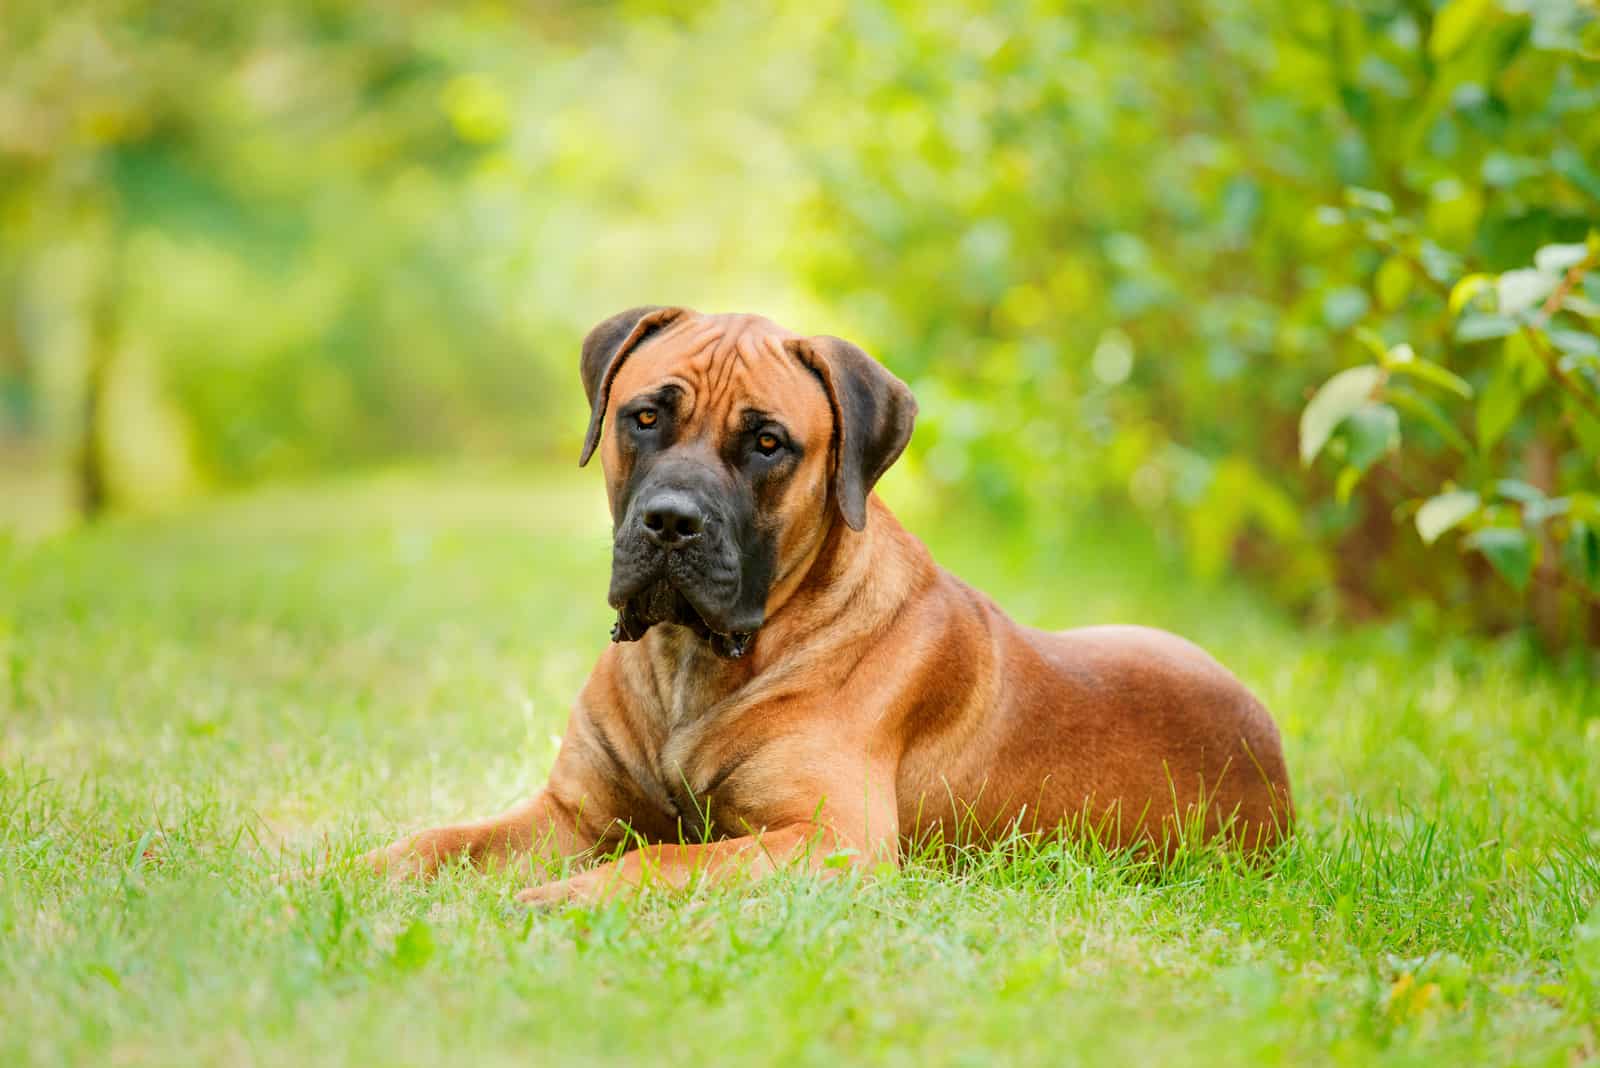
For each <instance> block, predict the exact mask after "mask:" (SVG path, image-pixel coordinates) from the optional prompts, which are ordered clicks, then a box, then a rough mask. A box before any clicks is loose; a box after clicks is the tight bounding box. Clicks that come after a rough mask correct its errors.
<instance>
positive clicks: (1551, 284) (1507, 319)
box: [813, 0, 1600, 640]
mask: <svg viewBox="0 0 1600 1068" xmlns="http://www.w3.org/2000/svg"><path fill="white" fill-rule="evenodd" d="M852 12H853V14H852V15H851V16H849V17H847V19H846V26H847V27H848V29H849V32H846V33H842V34H840V35H838V37H837V38H836V39H834V42H833V50H832V51H831V52H830V53H829V54H828V55H827V56H826V58H825V60H824V62H825V63H826V64H828V65H829V67H830V68H838V69H842V70H844V71H845V72H847V73H846V75H845V76H844V77H843V78H841V84H843V85H845V86H847V87H848V90H847V91H848V93H849V94H851V95H852V96H853V97H854V98H855V99H856V100H857V101H858V106H857V107H855V108H853V109H851V110H850V111H849V112H848V117H846V118H844V119H843V120H840V121H842V122H843V123H845V124H847V125H846V129H847V133H846V135H844V136H843V137H842V138H841V139H840V140H841V141H842V142H843V143H844V144H846V145H848V146H850V147H851V150H850V151H848V152H846V153H844V154H843V158H840V157H838V156H831V155H830V156H826V157H823V158H820V159H819V160H818V164H817V166H818V169H819V173H821V174H822V176H823V181H822V186H821V190H820V193H819V197H818V200H817V205H816V211H817V218H818V219H819V221H820V225H821V226H822V228H823V229H824V230H825V231H827V232H828V233H829V234H830V236H831V239H832V242H831V244H822V243H819V244H818V245H817V248H816V253H815V256H814V261H815V262H814V266H813V278H814V279H815V280H816V284H817V285H818V286H819V288H821V289H822V290H823V291H824V292H826V293H829V294H833V295H835V299H836V300H837V301H839V302H840V303H842V304H843V305H844V306H846V307H848V308H851V309H853V310H854V312H855V314H856V316H857V317H858V318H859V319H860V320H861V321H862V322H863V323H865V324H866V326H865V327H864V331H865V332H866V333H867V335H868V336H874V337H877V338H880V339H882V342H881V344H882V347H883V349H884V350H885V351H886V352H887V353H889V354H890V358H891V360H892V361H894V362H896V365H897V366H899V367H901V368H902V369H903V370H904V371H905V372H907V373H908V374H910V375H911V376H912V377H913V378H914V379H915V378H919V377H922V376H930V377H937V378H938V379H939V381H940V384H941V387H942V389H943V390H944V391H945V392H946V393H954V394H956V395H957V396H958V397H960V398H961V400H962V401H964V402H966V403H968V404H973V405H980V406H983V407H985V408H987V409H988V410H989V411H992V412H994V413H995V415H994V417H993V418H992V419H990V420H988V421H971V422H970V423H969V424H968V425H970V426H973V427H975V428H976V429H974V430H973V431H971V432H970V433H967V434H965V435H963V436H962V437H961V438H960V439H959V444H960V447H961V449H962V451H963V453H964V455H967V456H969V457H971V458H972V459H973V464H974V469H973V470H970V471H969V470H966V469H960V470H958V471H957V474H958V475H960V476H961V477H962V478H963V479H967V480H970V481H974V482H976V483H977V484H978V485H979V486H986V487H1001V488H1002V489H1003V491H1004V492H1003V493H1002V494H1001V496H1004V497H1005V498H1006V499H1007V500H1010V501H1013V502H1018V503H1019V506H1020V507H1023V508H1026V509H1027V510H1028V513H1029V515H1030V517H1031V518H1032V519H1033V520H1034V521H1035V522H1038V521H1039V516H1040V511H1041V507H1040V506H1042V508H1043V509H1044V510H1046V513H1047V510H1048V502H1054V501H1056V500H1059V499H1060V498H1061V496H1062V495H1063V493H1071V492H1080V493H1081V492H1083V491H1086V490H1087V491H1095V490H1099V491H1103V492H1109V494H1110V495H1111V496H1112V497H1125V498H1127V499H1131V500H1132V501H1133V502H1134V504H1135V505H1136V506H1138V507H1139V508H1141V509H1142V510H1143V511H1145V512H1146V513H1147V514H1148V515H1149V516H1150V518H1151V519H1152V520H1153V521H1155V522H1157V523H1160V524H1162V525H1163V526H1167V525H1169V524H1174V520H1175V519H1176V523H1175V528H1176V529H1177V530H1178V531H1180V532H1182V534H1183V536H1184V541H1185V544H1186V545H1187V547H1188V551H1189V552H1190V554H1191V556H1192V558H1193V559H1194V560H1195V562H1196V565H1197V568H1198V569H1199V570H1200V571H1201V572H1202V573H1208V572H1210V573H1214V572H1215V571H1216V570H1217V565H1216V560H1217V559H1218V556H1219V546H1221V547H1223V548H1221V550H1220V554H1221V555H1224V556H1227V557H1230V558H1231V559H1232V560H1233V561H1234V562H1236V563H1241V564H1245V565H1248V566H1250V567H1252V568H1255V569H1258V570H1259V571H1261V572H1263V573H1265V574H1266V575H1267V576H1268V577H1269V578H1270V579H1271V580H1272V582H1273V584H1274V586H1275V588H1276V589H1277V590H1278V591H1279V592H1280V593H1281V594H1282V595H1284V596H1285V597H1287V598H1289V599H1290V600H1291V601H1293V602H1298V603H1311V604H1318V603H1320V604H1323V605H1325V606H1326V605H1328V603H1329V602H1328V600H1327V588H1328V585H1329V580H1330V579H1332V580H1334V581H1336V582H1337V584H1338V586H1340V587H1342V588H1344V589H1346V590H1351V591H1356V592H1357V596H1358V601H1359V602H1360V603H1362V604H1364V605H1367V606H1399V605H1404V604H1406V603H1407V602H1408V601H1413V600H1415V599H1418V598H1420V599H1422V600H1423V601H1424V602H1428V601H1432V602H1435V603H1438V602H1443V604H1445V605H1447V606H1449V607H1450V608H1452V609H1455V610H1456V611H1458V612H1461V613H1463V614H1466V615H1468V616H1475V617H1477V619H1478V620H1479V621H1480V622H1491V623H1494V622H1505V621H1512V620H1516V619H1518V618H1524V617H1525V615H1524V614H1525V613H1526V612H1528V611H1529V610H1530V609H1531V608H1532V607H1534V602H1533V601H1529V602H1526V603H1518V602H1515V601H1508V600H1506V599H1505V598H1501V597H1499V596H1497V595H1496V594H1495V593H1494V592H1493V591H1492V590H1489V589H1486V588H1484V586H1483V584H1482V582H1480V581H1479V577H1478V576H1479V575H1480V574H1481V573H1482V572H1481V569H1475V568H1474V567H1473V566H1471V560H1470V559H1466V560H1463V561H1461V562H1456V561H1453V560H1451V559H1450V558H1448V557H1446V556H1444V555H1442V553H1441V552H1440V551H1439V550H1434V551H1429V550H1427V549H1426V547H1425V546H1424V545H1422V544H1420V543H1413V544H1409V545H1408V544H1406V543H1405V542H1404V541H1403V540H1401V539H1399V538H1397V537H1395V536H1394V535H1392V534H1391V533H1389V532H1387V531H1386V530H1385V527H1387V526H1388V524H1390V523H1391V522H1392V521H1393V519H1391V517H1394V518H1395V519H1400V520H1402V521H1405V520H1409V518H1410V516H1411V515H1413V514H1417V518H1418V520H1419V523H1420V524H1421V526H1422V527H1423V528H1425V538H1426V540H1427V541H1429V542H1431V541H1432V540H1434V539H1437V538H1438V537H1440V536H1441V535H1442V534H1443V533H1444V532H1445V531H1447V530H1450V529H1453V528H1456V527H1463V528H1464V529H1465V531H1466V534H1467V535H1468V537H1466V538H1463V540H1462V542H1461V544H1462V545H1463V547H1464V548H1466V549H1468V550H1469V555H1470V554H1472V553H1477V552H1481V555H1482V556H1483V557H1484V558H1485V559H1486V560H1487V562H1488V563H1489V564H1490V565H1491V566H1492V567H1493V569H1494V570H1495V571H1498V572H1499V573H1500V574H1501V575H1503V576H1505V577H1506V578H1508V579H1510V580H1511V582H1512V584H1513V585H1514V586H1517V587H1518V588H1519V589H1520V588H1523V587H1527V586H1529V584H1530V582H1532V581H1533V580H1535V579H1537V582H1538V585H1539V586H1540V591H1539V592H1540V595H1541V597H1546V599H1548V596H1554V598H1555V599H1556V600H1557V601H1558V602H1560V603H1561V604H1564V605H1565V609H1564V610H1563V611H1564V613H1565V614H1562V612H1560V611H1558V612H1556V613H1554V614H1553V613H1550V612H1544V613H1541V615H1542V623H1541V625H1542V626H1544V627H1545V629H1546V632H1547V636H1548V637H1551V638H1552V639H1554V640H1559V639H1561V638H1562V637H1563V636H1566V637H1579V638H1580V639H1581V638H1582V637H1583V636H1584V635H1585V634H1589V633H1593V630H1592V626H1593V625H1592V623H1591V622H1590V621H1589V616H1588V614H1587V612H1588V609H1589V608H1590V606H1591V605H1592V604H1593V603H1594V597H1593V592H1594V591H1593V588H1592V587H1583V585H1582V581H1581V578H1580V581H1577V582H1569V581H1567V580H1569V579H1574V578H1579V576H1577V574H1576V573H1572V572H1568V573H1564V574H1563V576H1562V577H1557V574H1556V572H1555V571H1554V570H1553V567H1554V560H1555V559H1556V557H1557V556H1558V555H1561V554H1562V553H1564V558H1566V559H1570V560H1576V561H1578V562H1579V570H1580V571H1582V570H1583V569H1584V568H1586V567H1587V564H1586V563H1584V561H1586V560H1587V559H1588V556H1587V552H1588V550H1587V548H1586V546H1587V544H1588V541H1587V539H1588V538H1589V537H1590V533H1588V532H1589V531H1591V530H1592V527H1591V526H1590V525H1589V520H1588V518H1587V511H1588V508H1589V504H1588V502H1589V501H1590V500H1591V499H1592V496H1593V494H1594V492H1595V490H1596V489H1597V488H1600V422H1597V421H1596V420H1595V419H1594V416H1595V414H1597V412H1600V405H1597V403H1596V400H1595V398H1596V395H1597V390H1596V386H1597V383H1600V378H1597V371H1600V341H1597V340H1596V336H1595V329H1594V328H1595V318H1596V311H1597V305H1596V297H1597V296H1600V280H1596V279H1594V278H1593V275H1592V271H1591V268H1592V267H1593V266H1594V264H1593V261H1592V259H1591V258H1590V254H1589V252H1588V251H1587V246H1586V245H1585V244H1584V241H1585V234H1586V233H1587V232H1588V230H1589V228H1590V227H1592V226H1593V224H1594V222H1595V220H1596V218H1597V216H1600V180H1597V177H1596V173H1595V171H1594V169H1593V166H1592V162H1591V161H1593V160H1595V159H1597V158H1600V123H1597V122H1596V121H1595V119H1594V116H1595V115H1596V114H1600V65H1597V64H1596V63H1595V60H1596V58H1600V51H1597V42H1600V17H1597V16H1596V14H1595V12H1594V11H1593V9H1592V8H1591V7H1588V6H1585V5H1581V4H1578V3H1574V2H1568V0H1556V2H1553V3H1549V4H1541V5H1523V4H1519V3H1513V2H1501V0H1450V2H1448V3H1435V4H1428V3H1423V4H1417V3H1403V2H1399V0H1392V2H1384V0H1378V2H1373V3H1366V4H1362V5H1336V4H1300V5H1290V6H1279V7H1276V8H1270V6H1269V9H1268V10H1262V9H1261V7H1260V6H1259V5H1253V4H1233V3H1226V2H1211V3H1203V4H1186V5H1143V6H1140V5H1135V6H1134V7H1133V8H1131V9H1127V8H1115V9H1107V8H1105V7H1104V6H1096V7H1090V6H1089V5H1073V6H1070V7H1069V8H1068V9H1067V10H1066V11H1065V12H1060V11H1059V10H1057V9H1052V11H1049V12H1047V11H1045V10H1044V9H1043V8H1042V7H1041V8H1038V9H1035V8H1034V7H1033V6H1031V5H1028V4H1025V3H1016V4H1011V5H1006V6H1005V7H1003V8H1002V9H1001V10H999V11H996V12H993V13H992V14H991V15H989V16H987V17H968V16H967V15H966V14H957V13H956V12H955V11H953V10H951V9H949V8H945V7H941V6H939V5H934V6H933V7H932V8H931V9H930V7H929V6H928V5H920V4H919V5H916V11H915V13H913V11H912V5H896V4H893V3H882V4H877V5H867V6H865V7H856V8H853V9H852ZM1020 24H1027V25H1029V26H1030V27H1031V28H1033V30H1032V32H1030V33H1029V34H1027V35H1013V34H1010V33H1008V32H1006V28H1007V27H1008V26H1013V25H1020ZM863 86H864V87H865V88H863ZM869 128H870V131H871V132H869ZM1108 336H1115V337H1117V338H1119V339H1122V343H1123V344H1124V346H1125V348H1126V350H1127V352H1128V353H1130V354H1131V358H1130V359H1129V360H1128V361H1126V362H1127V364H1128V366H1129V370H1128V371H1127V372H1124V373H1121V374H1118V375H1115V376H1106V375H1101V374H1099V373H1098V370H1099V363H1098V361H1097V360H1095V359H1094V358H1093V357H1092V356H1091V355H1090V354H1092V353H1095V352H1097V351H1098V350H1099V347H1100V345H1101V343H1102V339H1104V338H1105V337H1108ZM1078 354H1083V355H1082V356H1080V355H1078ZM1084 357H1088V358H1084ZM1308 397H1309V398H1310V399H1309V403H1307V398H1308ZM942 413H943V406H942V405H941V406H940V408H939V409H936V411H935V413H934V417H933V421H934V422H935V423H936V429H935V431H934V434H933V435H930V438H929V439H925V440H923V441H922V442H921V443H920V444H921V447H922V448H923V449H925V450H926V455H927V457H928V459H929V460H930V461H931V460H935V459H937V458H938V450H940V449H941V447H942V441H941V439H942V437H943V434H944V433H945V430H944V427H943V426H942V425H937V424H941V423H942V422H943V420H942V418H941V416H942ZM1296 421H1297V422H1298V434H1297V437H1298V442H1299V449H1298V459H1299V461H1300V464H1296V463H1295V462H1294V461H1295V459H1296V456H1295V450H1293V449H1292V448H1291V447H1288V442H1290V441H1293V440H1295V438H1294V437H1293V436H1292V435H1294V434H1295V422H1296ZM1286 423H1287V424H1289V425H1287V426H1286V425H1285V424H1286ZM1017 427H1023V428H1028V432H1027V433H1025V434H1023V435H1021V436H1020V437H1018V436H1017V435H1015V434H1014V433H1013V431H1014V428H1017ZM1039 427H1049V428H1050V430H1049V431H1048V432H1045V433H1039V432H1035V430H1034V428H1039ZM991 435H992V437H991ZM1089 457H1093V458H1094V459H1092V460H1091V459H1087V458H1089ZM1320 457H1325V458H1326V459H1325V460H1322V461H1321V462H1319V463H1318V464H1317V465H1316V466H1315V467H1313V468H1312V469H1311V473H1310V477H1309V478H1308V477H1307V475H1306V474H1304V473H1302V471H1301V470H1298V469H1297V468H1299V467H1300V466H1301V464H1310V463H1311V462H1312V461H1314V460H1318V458H1320ZM930 467H931V469H932V470H933V472H934V474H935V475H937V474H938V473H939V472H940V470H941V469H942V467H943V465H942V464H930ZM1246 467H1247V468H1248V469H1249V470H1250V471H1251V472H1253V475H1252V477H1253V479H1254V480H1255V482H1256V483H1257V484H1259V485H1261V486H1270V487H1273V491H1274V492H1275V493H1277V494H1278V495H1280V496H1286V497H1287V498H1288V499H1289V500H1290V501H1291V502H1293V505H1294V509H1295V511H1296V513H1297V515H1298V517H1299V521H1298V522H1296V523H1294V524H1283V525H1281V526H1280V527H1277V528H1274V527H1272V526H1271V525H1269V524H1265V523H1262V522H1259V521H1258V520H1257V519H1256V518H1255V517H1254V516H1253V515H1252V514H1251V512H1250V510H1249V509H1247V508H1240V507H1231V508H1229V507H1218V503H1217V497H1216V495H1215V494H1213V493H1212V492H1211V488H1212V486H1213V485H1214V483H1215V480H1216V479H1218V478H1219V476H1220V473H1221V472H1222V471H1223V470H1224V469H1227V470H1232V471H1238V470H1240V469H1241V468H1246ZM1324 472H1326V477H1328V478H1329V479H1330V482H1328V483H1324V482H1323V481H1322V479H1323V477H1325V476H1324ZM1379 475H1381V477H1378V476H1379ZM1506 476H1512V477H1516V478H1520V479H1523V480H1524V481H1527V482H1529V483H1531V484H1533V485H1537V486H1538V487H1539V488H1540V490H1541V496H1540V498H1539V499H1538V500H1535V501H1516V500H1514V501H1509V502H1503V501H1498V500H1493V498H1494V493H1493V489H1492V487H1493V484H1494V482H1495V480H1496V479H1500V478H1504V477H1506ZM1236 481H1237V478H1236ZM1451 482H1454V483H1455V484H1457V485H1459V486H1461V487H1463V492H1468V491H1470V490H1473V489H1475V490H1478V491H1480V492H1482V493H1484V494H1485V498H1486V499H1490V500H1491V503H1490V504H1489V505H1488V506H1485V507H1483V508H1474V509H1472V510H1470V511H1467V510H1464V509H1463V508H1462V502H1464V501H1465V500H1466V499H1467V498H1465V497H1452V498H1448V500H1449V501H1450V502H1451V503H1449V504H1442V503H1441V504H1435V505H1433V506H1432V507H1430V508H1428V509H1427V513H1426V515H1425V516H1424V515H1422V514H1420V513H1419V512H1418V509H1419V506H1421V505H1422V503H1423V502H1424V501H1426V500H1427V499H1429V498H1431V497H1436V496H1437V495H1438V494H1439V493H1440V490H1441V488H1443V487H1444V486H1445V485H1446V484H1448V483H1451ZM1235 488H1236V487H1235ZM1330 489H1331V490H1332V491H1333V492H1332V496H1333V498H1334V500H1333V502H1332V503H1331V506H1324V505H1322V504H1320V503H1319V498H1320V497H1321V496H1322V495H1323V494H1325V493H1327V492H1328V491H1329V490H1330ZM991 495H993V494H991ZM1030 506H1032V507H1030ZM1447 520H1448V521H1447ZM1046 521H1048V520H1046ZM1524 524H1525V527H1524V528H1523V529H1522V530H1521V532H1520V533H1519V531H1518V530H1516V529H1512V527H1513V526H1522V525H1524ZM1573 539H1577V542H1578V543H1581V544H1578V545H1577V547H1576V548H1572V547H1571V546H1572V545H1573V544H1574V541H1573ZM1563 546H1566V547H1567V548H1565V549H1564V550H1563V548H1562V547H1563ZM1425 617H1431V618H1435V619H1438V618H1442V617H1441V616H1439V615H1438V613H1437V612H1436V611H1434V610H1433V609H1431V608H1429V609H1427V611H1425V612H1424V613H1423V615H1422V616H1419V618H1425Z"/></svg>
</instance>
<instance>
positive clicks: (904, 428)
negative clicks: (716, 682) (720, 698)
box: [583, 308, 916, 657]
mask: <svg viewBox="0 0 1600 1068" xmlns="http://www.w3.org/2000/svg"><path fill="white" fill-rule="evenodd" d="M583 380H584V389H585V391H586V392H587V393H588V395H589V403H590V408H591V414H590V423H589V435H588V440H587V441H586V442H585V445H584V452H583V462H587V461H588V459H589V456H590V455H591V454H592V453H593V452H594V450H595V448H596V446H599V448H600V455H601V461H602V464H603V466H604V467H605V472H606V485H607V493H608V495H609V498H610V503H611V517H612V525H613V546H612V560H611V589H610V593H609V596H608V600H609V601H610V603H611V605H612V607H614V608H616V609H617V613H618V621H617V628H616V630H615V631H614V634H613V636H614V637H615V638H617V639H618V640H630V641H631V640H637V639H638V638H640V637H642V636H643V635H644V633H645V631H646V630H648V629H649V628H650V627H651V626H652V625H654V624H657V623H670V624H677V625H680V626H685V627H688V628H690V629H691V630H693V631H694V632H695V633H696V634H697V635H699V637H701V638H702V639H704V640H706V641H708V642H709V643H710V644H711V647H712V649H713V650H715V651H716V652H717V653H718V654H719V655H721V656H725V657H738V656H742V655H743V654H744V652H745V651H746V648H747V646H748V644H749V642H750V640H751V638H752V636H753V635H754V634H755V632H756V631H757V630H759V629H760V627H761V625H762V623H763V621H764V620H765V619H766V617H767V615H768V613H769V612H770V611H775V610H776V609H777V607H778V603H779V602H780V601H781V595H780V592H779V591H784V590H787V589H791V588H792V587H793V584H794V580H796V579H797V578H798V577H799V576H800V575H802V574H803V571H804V569H805V568H806V567H808V566H809V564H810V563H811V561H812V560H814V559H815V557H816V554H817V552H818V550H819V549H820V547H821V545H822V542H823V540H824V538H825V537H826V535H827V533H828V531H829V529H830V528H831V525H832V522H833V517H834V515H835V514H836V513H837V514H838V515H840V516H842V517H843V518H844V520H845V521H846V523H848V524H849V525H850V526H851V527H852V528H854V529H856V530H860V529H862V527H863V526H864V524H865V523H866V511H867V508H866V502H867V495H868V494H869V493H870V492H871V489H872V485H873V484H874V483H875V482H876V481H877V479H878V477H879V476H880V475H882V474H883V472H884V471H885V470H887V469H888V467H889V465H890V464H892V463H893V462H894V460H895V458H896V457H898V456H899V455H900V452H901V450H902V449H904V448H905V444H906V442H907V441H908V440H909V439H910V436H911V426H912V421H913V419H914V417H915V414H916V402H915V401H914V400H913V399H912V397H911V394H910V391H909V390H907V389H906V387H905V386H904V385H903V384H902V383H901V382H900V381H899V380H898V379H896V378H895V377H894V376H893V375H891V374H889V372H888V371H886V370H884V368H883V367H881V366H880V365H879V364H877V363H876V362H875V361H873V360H872V359H871V358H870V357H868V356H866V354H865V353H863V352H861V350H860V349H857V348H856V347H855V346H853V345H850V344H848V343H847V342H843V341H840V340H839V339H837V338H825V337H823V338H802V337H798V336H797V335H795V334H792V333H790V332H789V331H786V330H783V329H782V328H780V327H778V326H777V325H776V324H774V323H771V322H769V321H768V320H766V319H762V318H759V317H755V316H701V315H696V314H694V313H693V312H689V311H687V310H685V309H682V308H635V309H633V310H631V311H627V312H623V313H622V314H620V315H617V316H613V317H612V318H611V319H608V320H606V321H605V322H603V323H601V324H600V325H599V326H597V327H595V329H594V330H593V331H591V332H590V334H589V336H588V338H587V339H585V341H584V347H583Z"/></svg>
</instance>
